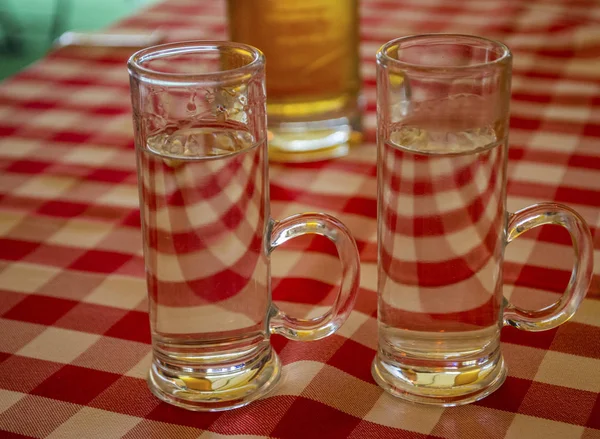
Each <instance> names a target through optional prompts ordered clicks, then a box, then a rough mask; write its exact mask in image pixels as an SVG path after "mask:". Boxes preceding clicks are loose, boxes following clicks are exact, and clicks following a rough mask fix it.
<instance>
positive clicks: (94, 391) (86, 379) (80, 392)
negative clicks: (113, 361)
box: [31, 364, 119, 404]
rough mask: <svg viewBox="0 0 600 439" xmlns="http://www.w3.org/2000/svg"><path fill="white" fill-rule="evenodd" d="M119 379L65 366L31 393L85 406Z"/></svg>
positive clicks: (97, 372)
mask: <svg viewBox="0 0 600 439" xmlns="http://www.w3.org/2000/svg"><path fill="white" fill-rule="evenodd" d="M117 379H119V375H117V374H114V373H109V372H104V371H100V370H94V369H88V368H84V367H79V366H72V365H70V364H66V365H65V366H63V367H62V368H61V369H59V370H58V371H57V372H56V373H55V374H53V375H51V376H50V377H48V378H47V379H46V380H45V381H44V382H43V383H41V384H40V385H39V386H37V387H36V388H35V389H33V391H32V392H31V393H32V394H34V395H39V396H45V397H47V398H52V399H58V400H61V401H67V402H72V403H74V404H87V403H88V402H90V401H91V400H92V399H94V398H95V397H96V396H98V395H99V394H100V393H102V392H103V391H104V389H106V388H107V387H109V386H110V385H111V384H112V383H114V382H115V381H116V380H117Z"/></svg>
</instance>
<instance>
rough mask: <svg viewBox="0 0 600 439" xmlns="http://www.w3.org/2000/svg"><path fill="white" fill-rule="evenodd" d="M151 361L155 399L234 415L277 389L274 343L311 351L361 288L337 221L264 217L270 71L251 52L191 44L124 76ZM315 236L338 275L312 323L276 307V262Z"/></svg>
mask: <svg viewBox="0 0 600 439" xmlns="http://www.w3.org/2000/svg"><path fill="white" fill-rule="evenodd" d="M128 68H129V73H130V82H131V96H132V106H133V119H134V128H135V148H136V157H137V164H138V177H139V178H138V181H139V193H140V210H141V219H142V235H143V242H144V259H145V266H146V274H147V286H148V297H149V307H150V327H151V332H152V350H153V360H152V365H151V370H150V373H149V378H148V383H149V387H150V389H151V391H152V392H153V393H154V394H155V395H156V396H158V397H159V398H160V399H162V400H164V401H166V402H169V403H171V404H175V405H177V406H180V407H184V408H187V409H191V410H206V411H217V410H226V409H230V408H235V407H240V406H243V405H245V404H248V403H249V402H251V401H253V400H255V399H257V398H259V397H261V396H262V395H264V394H265V393H266V392H268V391H269V390H270V389H272V388H273V385H274V384H275V383H276V382H277V380H278V378H279V376H280V370H281V366H280V362H279V359H278V357H277V355H276V354H275V352H274V351H273V349H272V348H271V344H270V342H269V336H270V334H271V333H277V334H281V335H283V336H285V337H287V338H290V339H292V340H302V341H304V340H316V339H319V338H322V337H326V336H328V335H330V334H332V333H333V332H335V331H336V330H337V328H338V327H339V326H340V325H341V324H342V323H343V322H344V320H345V319H346V318H347V316H348V315H349V313H350V311H351V309H352V307H353V304H354V301H355V299H356V294H357V291H358V285H359V257H358V251H357V248H356V244H355V242H354V239H353V238H352V237H351V236H350V234H349V232H348V230H347V229H346V227H345V226H344V225H343V224H341V223H340V222H339V221H338V220H336V219H335V218H333V217H331V216H328V215H324V214H320V213H305V214H301V215H296V216H292V217H289V218H286V219H284V220H281V221H274V220H273V219H271V217H270V212H269V179H268V166H267V164H268V160H267V143H266V141H267V125H266V106H265V103H266V98H265V82H264V78H265V60H264V56H263V54H262V53H261V52H260V51H259V50H257V49H255V48H253V47H251V46H247V45H243V44H236V43H230V42H210V41H208V42H207V41H199V42H185V43H175V44H168V45H162V46H156V47H152V48H148V49H144V50H141V51H139V52H137V53H136V54H134V55H133V56H132V57H131V59H130V60H129V63H128ZM304 234H320V235H323V236H326V237H327V238H329V239H330V240H331V241H333V243H334V244H335V245H336V247H337V250H338V254H339V257H340V261H341V265H342V279H341V285H340V288H339V292H338V295H337V297H336V300H335V302H334V304H333V306H332V308H331V309H329V310H328V311H327V312H326V313H325V314H323V315H321V316H319V317H316V318H313V319H301V318H296V317H293V316H289V315H287V314H285V313H284V312H282V311H281V310H280V309H279V308H278V307H277V306H276V305H274V304H273V303H272V301H271V288H270V269H269V259H270V255H271V252H272V251H273V250H274V249H275V248H276V247H277V246H279V245H280V244H282V243H284V242H286V241H287V240H289V239H292V238H294V237H296V236H300V235H304Z"/></svg>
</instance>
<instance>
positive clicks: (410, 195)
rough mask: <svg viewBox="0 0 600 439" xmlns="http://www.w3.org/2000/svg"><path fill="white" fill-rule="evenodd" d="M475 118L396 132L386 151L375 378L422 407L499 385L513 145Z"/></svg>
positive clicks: (417, 124)
mask: <svg viewBox="0 0 600 439" xmlns="http://www.w3.org/2000/svg"><path fill="white" fill-rule="evenodd" d="M445 114H446V115H448V113H447V112H446V113H445ZM470 120H472V119H469V118H464V117H462V116H461V115H459V114H457V116H456V118H455V119H453V118H452V116H448V117H446V118H443V119H437V120H436V119H433V120H432V119H428V120H424V119H421V120H420V119H419V118H417V119H416V120H412V121H408V122H407V123H403V124H398V125H396V126H392V127H391V128H390V135H389V137H388V140H387V141H386V142H384V144H383V145H382V149H381V151H380V154H381V155H382V156H381V157H380V160H379V163H380V168H379V179H380V181H379V185H380V193H379V216H380V219H379V258H380V261H379V277H378V291H379V322H380V324H379V353H378V357H377V359H376V361H375V363H374V376H375V379H376V380H378V381H379V382H380V384H381V385H382V386H383V387H384V388H387V389H388V390H389V391H390V392H391V393H395V394H402V395H403V396H405V397H409V398H410V397H411V395H410V394H412V393H415V392H414V390H413V389H414V388H415V387H417V388H419V391H418V392H419V393H420V394H421V395H422V396H423V398H421V399H420V402H428V401H427V397H428V396H431V397H432V398H443V399H445V400H446V401H447V402H448V404H447V405H453V404H452V401H453V397H454V396H456V398H457V400H458V399H464V398H465V394H468V393H469V392H470V391H472V392H473V393H474V394H475V393H476V392H478V391H480V390H481V389H482V388H484V387H485V386H488V385H489V381H490V380H500V382H501V380H502V379H503V377H498V376H496V375H494V373H495V372H497V371H498V370H501V366H502V364H501V363H502V357H501V355H500V352H499V346H498V343H499V341H498V340H499V331H500V329H501V324H502V323H501V311H502V309H501V305H502V271H501V270H502V269H501V267H502V264H501V262H502V254H503V246H504V242H505V240H504V238H505V237H504V233H505V232H504V230H505V205H504V200H505V195H504V190H505V187H506V184H505V183H506V182H505V180H506V150H507V145H506V142H507V139H506V136H505V135H504V134H503V130H501V129H499V128H498V127H496V126H493V125H482V126H477V127H476V128H472V127H471V126H469V125H467V124H468V122H469V121H470ZM465 121H467V124H465ZM502 370H503V369H502ZM390 383H394V384H390ZM413 399H415V400H416V399H418V398H413ZM477 399H478V398H477Z"/></svg>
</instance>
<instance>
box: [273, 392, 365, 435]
mask: <svg viewBox="0 0 600 439" xmlns="http://www.w3.org/2000/svg"><path fill="white" fill-rule="evenodd" d="M359 422H360V419H359V418H357V417H355V416H351V415H349V414H347V413H344V412H341V411H339V410H336V409H334V408H331V407H329V406H328V405H326V404H323V403H320V402H317V401H313V400H311V399H307V398H304V397H302V396H300V397H298V398H297V399H296V400H295V401H294V403H293V404H292V405H291V406H290V408H289V409H288V411H287V412H286V413H285V415H284V416H283V418H282V419H281V421H280V423H279V424H278V425H277V427H276V428H275V430H274V431H273V432H272V433H271V435H272V436H275V437H278V438H281V439H306V438H318V437H321V438H327V439H342V438H347V437H348V436H349V435H350V433H351V432H352V431H353V430H354V429H355V428H356V426H357V425H358V424H359Z"/></svg>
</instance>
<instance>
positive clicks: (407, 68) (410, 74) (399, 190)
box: [372, 34, 593, 406]
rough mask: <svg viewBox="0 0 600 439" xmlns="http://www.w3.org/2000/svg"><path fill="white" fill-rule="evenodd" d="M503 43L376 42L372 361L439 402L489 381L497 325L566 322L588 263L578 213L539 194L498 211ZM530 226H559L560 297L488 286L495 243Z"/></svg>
mask: <svg viewBox="0 0 600 439" xmlns="http://www.w3.org/2000/svg"><path fill="white" fill-rule="evenodd" d="M511 65H512V55H511V53H510V50H509V49H508V48H507V47H506V46H505V45H503V44H501V43H499V42H495V41H491V40H487V39H484V38H479V37H475V36H464V35H443V34H439V35H435V34H432V35H420V36H411V37H405V38H399V39H397V40H393V41H390V42H388V43H387V44H385V45H384V46H382V48H381V49H380V50H379V51H378V53H377V118H378V209H379V210H378V239H379V250H378V257H379V262H378V330H379V345H378V352H377V356H376V358H375V360H374V362H373V367H372V373H373V377H374V379H375V380H376V381H377V383H378V384H379V385H380V386H381V387H382V388H384V389H385V390H386V391H388V392H390V393H391V394H393V395H395V396H399V397H401V398H405V399H408V400H412V401H416V402H421V403H426V404H433V405H442V406H453V405H460V404H465V403H469V402H472V401H476V400H478V399H481V398H483V397H484V396H486V395H488V394H490V393H491V392H493V391H494V390H496V389H497V388H498V387H499V386H500V385H501V384H502V382H503V381H504V378H505V376H506V368H505V365H504V362H503V359H502V354H501V352H500V330H501V328H502V326H503V325H510V326H514V327H516V328H519V329H522V330H525V331H542V330H547V329H551V328H554V327H556V326H558V325H560V324H562V323H564V322H565V321H567V320H568V319H569V318H570V317H571V316H572V315H573V314H574V313H575V310H576V309H577V307H578V306H579V304H580V302H581V300H582V299H583V297H584V295H585V293H586V291H587V288H588V286H589V283H590V281H591V274H592V266H593V264H592V255H593V253H592V251H593V247H592V241H591V235H590V231H589V229H588V227H587V225H586V224H585V221H584V220H583V219H582V218H581V216H579V215H578V214H577V213H576V212H574V211H573V210H572V209H570V208H569V207H566V206H562V205H559V204H555V203H542V204H536V205H533V206H530V207H527V208H525V209H523V210H520V211H518V212H516V213H514V214H512V213H508V214H507V212H506V180H507V155H508V127H509V102H510V83H511ZM543 224H557V225H560V226H563V227H565V228H566V229H567V230H568V232H569V233H570V234H571V238H572V240H573V248H574V251H575V264H574V267H573V272H572V276H571V280H570V282H569V284H568V286H567V288H566V291H565V292H564V294H563V295H562V296H561V298H560V299H559V300H558V301H557V302H556V303H554V304H553V305H551V306H549V307H547V308H544V309H540V310H535V311H532V310H524V309H520V308H518V307H516V306H514V305H512V304H511V303H510V302H508V301H507V300H506V299H505V298H504V297H503V295H502V263H503V255H504V248H505V246H506V245H507V244H508V243H510V242H511V241H512V240H513V239H515V238H516V237H518V236H519V235H521V234H522V233H524V232H526V231H527V230H530V229H532V228H534V227H537V226H540V225H543Z"/></svg>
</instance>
